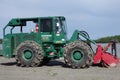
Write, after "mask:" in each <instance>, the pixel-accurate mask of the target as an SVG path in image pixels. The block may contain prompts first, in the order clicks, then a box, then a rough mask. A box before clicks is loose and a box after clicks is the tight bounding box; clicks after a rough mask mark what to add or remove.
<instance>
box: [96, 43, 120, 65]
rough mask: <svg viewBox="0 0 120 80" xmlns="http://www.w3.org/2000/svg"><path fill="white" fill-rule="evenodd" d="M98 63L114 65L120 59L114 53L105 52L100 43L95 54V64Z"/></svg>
mask: <svg viewBox="0 0 120 80" xmlns="http://www.w3.org/2000/svg"><path fill="white" fill-rule="evenodd" d="M98 63H102V64H105V65H107V66H111V67H113V66H116V65H117V64H118V63H119V59H118V58H117V57H115V56H114V55H112V54H110V53H107V52H105V51H104V50H103V48H102V47H101V45H98V48H97V51H96V54H95V55H94V64H98Z"/></svg>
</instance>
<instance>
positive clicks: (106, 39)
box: [94, 35, 120, 43]
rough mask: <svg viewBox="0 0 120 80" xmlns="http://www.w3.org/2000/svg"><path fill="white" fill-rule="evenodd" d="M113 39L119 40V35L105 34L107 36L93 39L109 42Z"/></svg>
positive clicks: (99, 41)
mask: <svg viewBox="0 0 120 80" xmlns="http://www.w3.org/2000/svg"><path fill="white" fill-rule="evenodd" d="M113 40H114V41H116V42H120V35H115V36H107V37H103V38H99V39H97V40H94V41H95V42H96V43H109V42H111V41H113Z"/></svg>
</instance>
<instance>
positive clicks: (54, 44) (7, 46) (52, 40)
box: [2, 16, 67, 59]
mask: <svg viewBox="0 0 120 80" xmlns="http://www.w3.org/2000/svg"><path fill="white" fill-rule="evenodd" d="M44 19H45V20H48V21H50V20H51V26H52V27H51V31H50V32H49V31H44V30H43V31H42V28H41V27H42V25H41V24H42V22H44ZM55 19H58V20H59V21H60V20H62V19H64V20H65V18H64V17H62V16H57V17H36V18H15V19H12V20H11V21H10V22H9V23H8V24H7V25H6V26H5V27H4V29H3V36H4V39H3V50H2V55H3V56H4V57H7V58H11V57H12V56H13V55H16V54H15V52H16V48H17V47H18V46H19V44H21V43H23V42H25V41H27V40H31V41H35V42H36V43H38V44H39V45H40V46H41V47H42V49H43V52H44V53H43V55H44V57H50V58H59V57H62V56H63V51H64V49H63V47H64V45H65V44H66V41H67V37H66V33H63V32H62V31H63V30H62V31H61V32H56V30H55V21H54V20H55ZM27 21H33V22H34V23H37V24H38V27H39V31H38V32H30V33H24V32H22V31H23V30H22V29H23V28H24V26H26V25H27ZM44 24H45V23H44ZM8 27H11V29H10V33H8V34H6V29H7V28H8ZM15 27H20V31H21V32H20V33H13V30H14V28H15ZM44 27H46V26H44ZM28 28H29V27H28ZM47 28H48V27H46V28H45V29H47ZM61 29H62V28H61ZM65 31H66V30H65ZM24 57H25V58H26V59H29V58H30V57H31V54H30V52H29V51H28V52H26V53H25V54H24Z"/></svg>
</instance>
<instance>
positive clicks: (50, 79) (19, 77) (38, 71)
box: [0, 57, 120, 80]
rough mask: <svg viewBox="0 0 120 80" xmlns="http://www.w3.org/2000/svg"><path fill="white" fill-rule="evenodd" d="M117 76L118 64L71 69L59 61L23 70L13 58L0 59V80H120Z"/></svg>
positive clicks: (119, 67) (119, 69)
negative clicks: (114, 65) (109, 66)
mask: <svg viewBox="0 0 120 80" xmlns="http://www.w3.org/2000/svg"><path fill="white" fill-rule="evenodd" d="M119 74H120V64H118V66H117V67H114V68H102V67H98V66H94V67H93V66H91V67H90V68H87V69H71V68H67V67H65V64H64V60H63V59H59V60H54V61H50V63H49V64H47V65H45V66H42V67H30V68H25V67H18V66H16V61H15V59H14V58H11V59H7V58H3V57H0V80H120V76H119Z"/></svg>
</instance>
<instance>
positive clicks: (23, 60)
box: [16, 41, 43, 67]
mask: <svg viewBox="0 0 120 80" xmlns="http://www.w3.org/2000/svg"><path fill="white" fill-rule="evenodd" d="M42 53H43V52H42V48H41V47H40V46H39V45H38V44H37V43H36V42H34V41H25V42H23V43H21V44H20V45H19V46H18V47H17V49H16V61H17V64H18V65H20V66H22V67H30V66H32V67H33V66H38V65H40V64H41V63H42V61H43V55H42Z"/></svg>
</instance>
